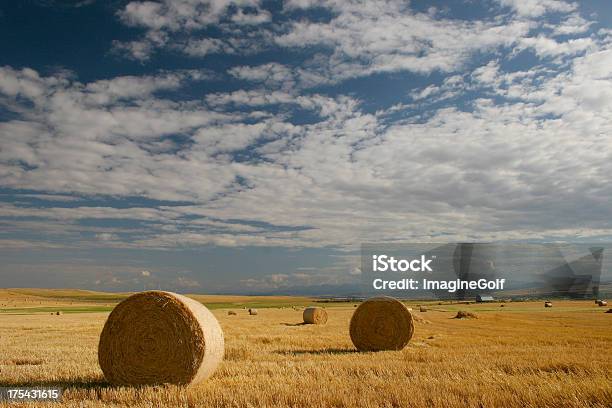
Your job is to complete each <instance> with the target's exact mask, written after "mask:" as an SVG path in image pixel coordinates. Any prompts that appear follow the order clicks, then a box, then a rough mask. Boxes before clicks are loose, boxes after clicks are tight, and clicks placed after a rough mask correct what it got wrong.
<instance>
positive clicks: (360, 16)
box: [0, 0, 612, 293]
mask: <svg viewBox="0 0 612 408" xmlns="http://www.w3.org/2000/svg"><path fill="white" fill-rule="evenodd" d="M611 9H612V6H611V5H610V4H609V3H608V2H606V1H585V2H579V3H578V2H569V1H557V0H523V1H519V0H490V1H483V2H476V1H464V2H459V1H452V2H442V1H432V2H426V1H412V2H408V1H395V0H389V1H370V2H367V3H366V4H360V3H359V2H353V1H322V0H294V1H287V2H267V1H258V0H241V1H227V0H212V1H210V0H175V1H169V0H168V1H161V2H149V1H107V2H98V1H92V0H89V1H88V0H85V1H81V2H68V1H51V0H40V1H20V2H11V3H8V4H3V5H2V6H0V38H2V39H3V40H2V42H1V43H0V257H1V258H2V262H1V263H0V279H1V282H2V283H1V286H3V287H11V286H50V287H82V288H89V289H100V290H127V289H140V288H144V287H161V288H166V289H172V290H178V291H186V292H240V293H259V292H275V291H281V292H283V291H285V292H287V291H302V292H308V291H311V292H313V293H316V292H325V291H330V290H332V289H330V288H335V287H345V288H347V287H352V286H351V285H354V284H355V283H356V282H358V280H359V253H358V250H359V245H360V243H362V242H381V241H384V242H386V241H394V242H396V241H409V242H410V241H411V242H457V241H476V242H482V241H487V242H489V241H507V240H544V241H559V240H565V241H584V240H589V241H609V238H610V236H611V235H612V221H611V220H612V210H611V209H612V207H611V206H610V205H609V200H610V197H612V183H610V181H611V180H610V178H611V176H610V175H611V174H612V160H611V157H610V156H611V153H612V140H611V134H612V120H611V119H610V118H612V20H611V18H612V17H611V16H612V10H611ZM317 285H323V286H322V288H318V289H317V288H316V286H317Z"/></svg>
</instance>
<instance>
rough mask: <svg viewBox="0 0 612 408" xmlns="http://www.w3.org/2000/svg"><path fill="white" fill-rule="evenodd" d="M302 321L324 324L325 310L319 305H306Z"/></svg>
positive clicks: (325, 320) (325, 319)
mask: <svg viewBox="0 0 612 408" xmlns="http://www.w3.org/2000/svg"><path fill="white" fill-rule="evenodd" d="M303 317H304V323H306V324H325V323H327V311H325V309H322V308H320V307H314V306H313V307H307V308H306V309H304V313H303Z"/></svg>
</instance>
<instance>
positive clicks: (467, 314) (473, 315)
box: [455, 310, 478, 319]
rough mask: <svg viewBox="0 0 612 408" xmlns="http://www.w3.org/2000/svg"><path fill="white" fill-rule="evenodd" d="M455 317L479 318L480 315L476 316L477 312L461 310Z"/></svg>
mask: <svg viewBox="0 0 612 408" xmlns="http://www.w3.org/2000/svg"><path fill="white" fill-rule="evenodd" d="M455 319H478V316H476V313H472V312H467V311H465V310H460V311H458V312H457V316H455Z"/></svg>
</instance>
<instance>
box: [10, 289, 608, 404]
mask: <svg viewBox="0 0 612 408" xmlns="http://www.w3.org/2000/svg"><path fill="white" fill-rule="evenodd" d="M458 309H463V310H472V311H475V312H476V313H477V314H478V317H479V318H478V319H466V320H457V319H453V318H452V317H453V316H454V315H455V313H456V310H458ZM235 310H236V311H237V312H238V315H237V316H228V315H227V310H226V309H218V310H213V313H214V314H215V316H217V318H218V319H219V321H220V323H221V325H222V327H223V330H224V332H225V338H226V352H225V360H224V362H223V363H222V364H221V366H220V367H219V369H218V370H217V372H216V373H215V375H214V376H213V377H212V378H211V379H209V380H208V381H206V382H205V383H203V384H200V385H197V386H195V387H192V388H187V389H185V388H181V387H173V386H171V387H164V386H162V387H144V388H129V387H112V386H109V385H108V384H106V383H105V382H104V379H103V377H102V372H101V370H100V369H99V367H98V362H97V344H98V336H99V334H100V332H101V330H102V326H103V324H104V321H105V319H106V317H107V313H82V314H64V315H61V316H51V315H49V314H37V315H0V386H30V385H56V384H59V385H62V386H64V387H66V391H65V393H64V399H63V402H62V404H61V405H62V406H71V407H98V406H107V407H119V406H133V407H310V406H314V407H432V406H433V407H611V406H612V314H606V313H604V308H598V307H597V306H595V305H594V304H592V302H591V301H589V302H586V301H584V302H555V306H554V307H553V308H552V309H544V308H543V305H542V302H533V303H507V304H505V307H503V308H502V307H500V305H499V304H489V305H460V306H459V305H433V306H430V310H429V311H427V312H424V313H420V312H414V314H415V315H418V316H419V317H421V318H422V319H424V320H425V321H424V322H419V323H417V324H416V330H415V335H414V337H413V339H412V341H411V342H410V344H409V345H408V347H406V348H405V349H404V350H402V351H392V352H378V353H358V352H356V351H354V348H353V345H352V343H351V341H350V338H349V335H348V325H349V320H350V317H351V315H352V313H353V310H354V308H353V307H352V305H344V306H340V307H328V309H327V310H328V313H329V321H328V324H327V325H325V326H313V325H300V324H299V323H300V322H301V320H302V312H301V311H296V310H293V309H291V308H283V309H280V308H269V309H260V310H259V314H258V315H257V316H249V315H248V313H247V312H246V311H245V310H242V309H235ZM0 406H9V404H6V403H5V404H4V405H3V404H2V403H0ZM10 406H37V407H38V406H58V404H57V403H46V404H40V403H39V404H30V405H27V404H21V405H19V404H11V405H10Z"/></svg>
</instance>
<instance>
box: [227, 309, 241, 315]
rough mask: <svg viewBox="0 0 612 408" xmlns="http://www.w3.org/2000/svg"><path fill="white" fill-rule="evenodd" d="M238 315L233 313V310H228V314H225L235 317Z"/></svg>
mask: <svg viewBox="0 0 612 408" xmlns="http://www.w3.org/2000/svg"><path fill="white" fill-rule="evenodd" d="M237 314H238V313H236V312H234V311H233V310H230V311H229V312H227V315H228V316H236V315H237Z"/></svg>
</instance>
